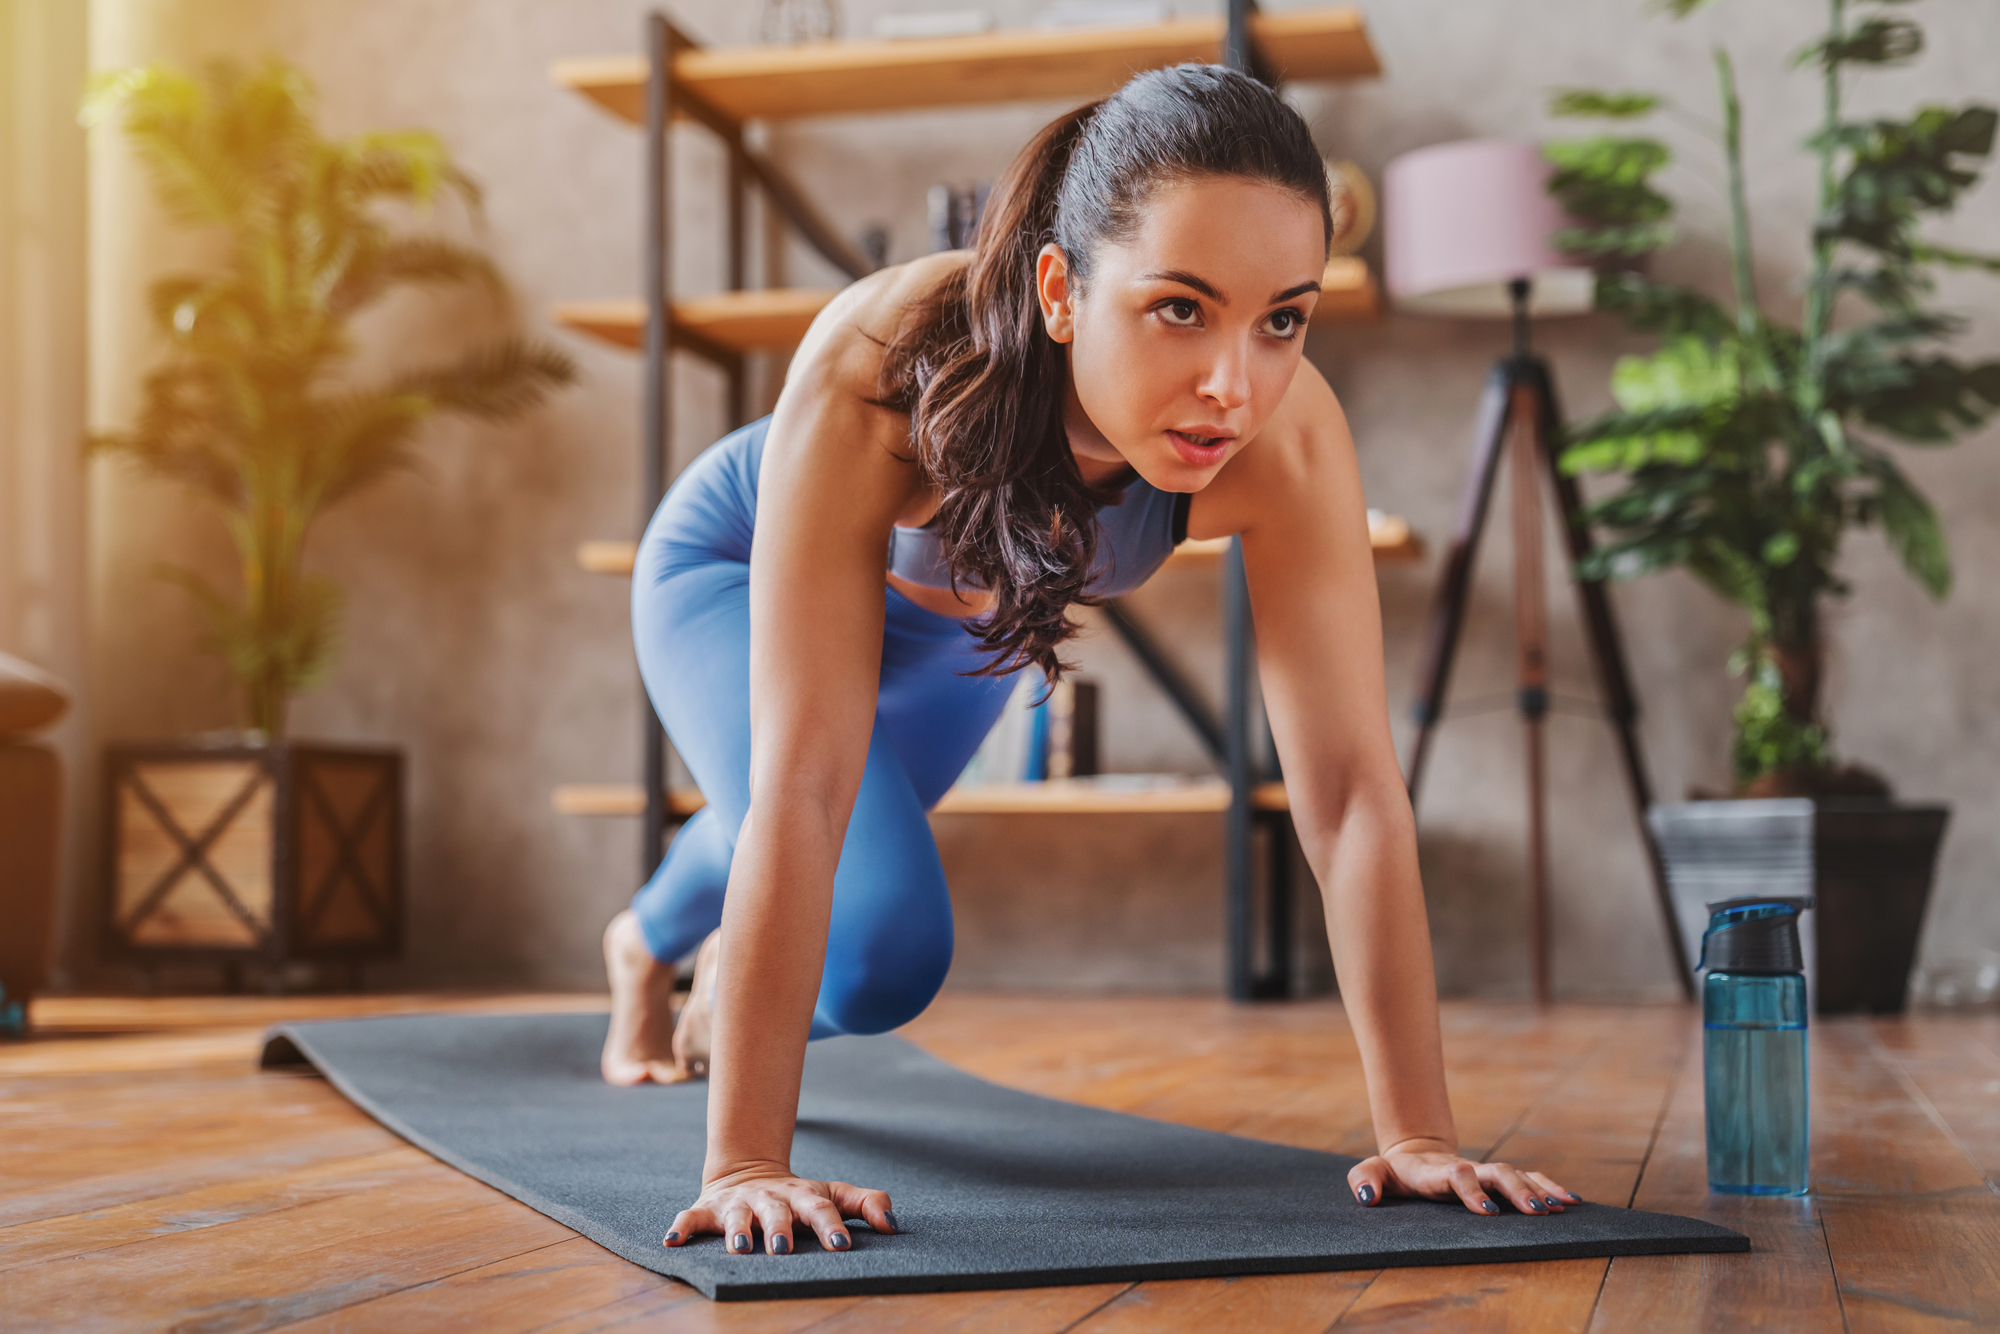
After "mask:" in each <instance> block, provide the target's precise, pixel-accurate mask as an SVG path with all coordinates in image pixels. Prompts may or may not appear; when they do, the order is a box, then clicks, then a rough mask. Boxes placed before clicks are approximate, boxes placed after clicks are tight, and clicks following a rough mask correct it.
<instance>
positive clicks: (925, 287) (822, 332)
mask: <svg viewBox="0 0 2000 1334" xmlns="http://www.w3.org/2000/svg"><path fill="white" fill-rule="evenodd" d="M971 258H972V256H971V252H969V251H964V250H947V251H942V252H940V253H938V254H935V255H925V256H923V257H922V258H921V259H913V260H910V261H908V262H907V263H903V264H894V265H890V266H889V267H887V268H882V269H877V270H876V271H875V272H874V273H871V274H869V275H868V276H867V277H865V278H861V279H857V280H856V281H855V282H853V283H851V284H849V285H848V286H847V287H845V288H843V289H841V292H840V294H839V295H838V296H836V297H834V299H833V300H832V301H830V302H828V303H827V306H826V308H825V309H824V310H822V311H821V312H820V313H819V315H818V316H817V317H816V318H815V319H814V320H813V322H812V327H811V328H810V329H808V330H807V331H806V336H805V338H804V340H803V341H801V342H800V344H799V350H798V352H797V354H795V355H794V357H793V359H792V377H793V378H802V379H805V380H807V381H813V382H818V383H820V384H822V385H824V386H825V387H827V388H833V387H836V386H837V387H838V388H840V389H842V390H845V391H848V392H853V393H857V394H859V395H860V396H862V397H863V398H865V399H873V398H874V397H876V395H877V394H878V393H879V392H880V379H881V373H882V357H883V353H884V351H885V350H886V348H887V346H888V344H889V342H890V340H891V339H893V338H894V337H895V335H896V332H897V330H898V329H899V328H901V327H902V323H903V321H904V319H906V318H907V317H908V315H909V312H910V311H911V309H912V308H913V307H914V306H915V305H916V304H917V303H918V302H920V301H921V300H922V299H923V298H924V297H925V296H927V295H929V294H930V292H931V291H932V290H933V289H934V288H936V287H937V285H938V284H939V283H941V282H944V281H945V280H946V279H948V278H950V277H951V276H953V275H954V274H956V273H958V272H959V271H960V270H962V269H963V268H964V267H965V265H966V263H967V262H968V261H969V260H970V259H971Z"/></svg>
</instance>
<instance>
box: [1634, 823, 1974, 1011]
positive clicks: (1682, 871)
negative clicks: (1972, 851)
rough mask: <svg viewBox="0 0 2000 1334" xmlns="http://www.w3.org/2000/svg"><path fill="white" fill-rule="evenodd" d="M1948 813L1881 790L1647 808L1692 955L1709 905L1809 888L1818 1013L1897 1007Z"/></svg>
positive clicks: (1809, 942)
mask: <svg viewBox="0 0 2000 1334" xmlns="http://www.w3.org/2000/svg"><path fill="white" fill-rule="evenodd" d="M1950 815H1951V812H1950V811H1949V809H1948V808H1946V807H1944V806H1928V805H1919V806H1906V805H1902V804H1899V803H1895V802H1887V801H1864V800H1854V799H1845V798H1840V799H1834V798H1822V799H1809V798H1786V799H1779V800H1771V801H1692V802H1687V803H1685V804H1682V805H1678V806H1655V807H1654V808H1653V809H1652V811H1651V812H1649V819H1650V820H1651V823H1652V826H1653V833H1654V835H1655V836H1656V837H1657V838H1658V839H1659V844H1660V855H1661V857H1662V858H1663V859H1664V861H1665V862H1666V867H1667V881H1668V884H1669V885H1670V886H1671V887H1672V890H1673V895H1674V908H1675V914H1676V918H1677V921H1678V923H1679V926H1680V929H1681V939H1682V942H1683V944H1684V945H1685V946H1686V948H1687V955H1688V962H1689V963H1690V964H1693V963H1694V962H1695V961H1696V960H1697V959H1699V957H1700V954H1701V933H1702V931H1703V929H1704V928H1705V927H1706V926H1707V924H1708V912H1707V908H1706V905H1707V904H1709V903H1712V902H1714V901H1716V900H1718V899H1729V898H1737V897H1740V896H1743V895H1746V894H1770V895H1774V896H1776V895H1810V896H1811V897H1812V898H1813V900H1814V903H1815V905H1816V906H1815V907H1814V909H1813V910H1812V911H1811V912H1809V913H1808V914H1807V916H1806V926H1807V927H1808V930H1807V932H1806V940H1805V944H1806V949H1807V954H1808V962H1807V968H1808V974H1809V977H1810V982H1811V990H1812V994H1813V1008H1814V1009H1815V1010H1816V1011H1817V1012H1818V1013H1820V1014H1856V1013H1867V1014H1895V1013H1897V1012H1899V1011H1900V1010H1902V1009H1903V1007H1904V1005H1905V1003H1906V1001H1907V999H1908V994H1909V983H1910V967H1911V965H1912V964H1913V963H1914V962H1915V960H1916V953H1917V939H1918V937H1919V936H1920V935H1921V934H1922V931H1923V924H1924V909H1925V907H1926V906H1927V905H1928V904H1929V902H1930V894H1931V880H1932V877H1933V874H1934V873H1935V871H1936V869H1937V857H1938V848H1939V846H1940V845H1941V844H1942V843H1943V842H1944V829H1945V824H1946V822H1947V820H1949V818H1950Z"/></svg>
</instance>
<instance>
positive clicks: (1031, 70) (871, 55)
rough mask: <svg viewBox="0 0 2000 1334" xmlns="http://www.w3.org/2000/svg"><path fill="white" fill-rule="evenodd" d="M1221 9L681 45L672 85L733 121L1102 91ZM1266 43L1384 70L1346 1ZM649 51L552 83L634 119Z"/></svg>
mask: <svg viewBox="0 0 2000 1334" xmlns="http://www.w3.org/2000/svg"><path fill="white" fill-rule="evenodd" d="M1223 27H1224V25H1223V22H1222V20H1221V19H1220V18H1215V17H1203V18H1187V19H1176V20H1171V21H1168V22H1165V23H1156V24H1148V25H1145V26H1142V27H1126V28H1109V27H1107V28H1064V29H1034V28H1019V29H1006V30H1002V31H999V32H991V33H982V34H979V35H977V36H970V37H941V38H930V39H922V40H909V41H882V40H868V39H863V40H850V41H832V42H812V43H802V44H799V45H793V46H776V45H773V46H744V47H725V48H712V49H700V48H694V49H689V50H684V51H681V52H680V53H679V54H677V55H676V56H675V57H674V79H673V82H674V86H675V87H676V88H677V89H684V90H686V92H687V93H688V94H690V95H692V96H693V97H695V98H698V99H699V100H700V101H701V102H702V103H703V104H705V105H706V106H709V107H712V108H713V109H714V110H716V111H717V112H720V113H721V114H722V115H723V116H725V117H727V118H729V119H731V120H736V121H743V120H753V119H778V118H788V117H796V116H822V115H845V114H854V113H857V112H877V111H902V110H913V109H916V108H920V107H943V106H972V105H978V104H992V103H999V102H1018V101H1039V100H1054V99H1077V100H1081V99H1083V98H1089V97H1100V96H1103V95H1105V94H1107V93H1110V92H1112V91H1114V90H1115V89H1116V88H1118V86H1119V85H1121V84H1122V83H1124V82H1125V81H1126V80H1127V79H1129V78H1131V77H1132V76H1133V75H1134V74H1137V73H1140V72H1141V71H1143V70H1148V69H1160V68H1164V67H1165V66H1168V65H1178V64H1181V63H1183V62H1186V61H1194V62H1198V63H1205V64H1210V63H1214V62H1216V61H1218V60H1220V59H1221V53H1222V38H1223ZM1251 31H1252V39H1253V40H1254V41H1255V42H1256V44H1257V48H1258V50H1259V52H1260V53H1261V54H1262V55H1263V56H1264V58H1265V59H1266V60H1267V61H1268V62H1270V64H1271V65H1272V66H1273V68H1274V70H1275V71H1276V72H1277V74H1278V75H1279V76H1280V77H1281V78H1285V79H1293V80H1298V79H1347V78H1366V77H1371V76H1374V75H1377V74H1380V73H1381V63H1380V62H1379V61H1378V60H1377V59H1376V56H1375V51H1374V48H1373V47H1372V45H1371V44H1370V42H1369V40H1368V31H1367V28H1366V25H1365V24H1364V23H1363V22H1362V19H1361V16H1360V14H1359V13H1357V12H1356V11H1354V10H1352V9H1346V8H1340V9H1314V10H1301V11H1294V12H1292V13H1288V14H1269V15H1267V14H1257V15H1253V16H1252V18H1251ZM647 72H648V65H647V62H646V60H645V58H644V57H642V56H613V57H594V58H587V59H578V60H562V61H557V62H556V64H555V65H554V67H553V68H552V70H551V75H552V77H553V78H554V80H555V82H556V83H558V84H560V85H562V86H564V87H567V88H572V89H575V90H576V91H577V92H580V93H582V94H583V95H584V96H586V97H589V98H590V99H591V100H593V101H595V102H597V103H598V104H599V105H601V106H603V107H605V108H606V109H607V110H609V111H611V112H612V113H613V114H614V115H617V116H619V117H622V118H623V119H625V120H627V121H630V122H631V123H633V124H635V125H636V124H640V123H642V122H643V120H644V114H645V101H644V94H645V84H646V77H647Z"/></svg>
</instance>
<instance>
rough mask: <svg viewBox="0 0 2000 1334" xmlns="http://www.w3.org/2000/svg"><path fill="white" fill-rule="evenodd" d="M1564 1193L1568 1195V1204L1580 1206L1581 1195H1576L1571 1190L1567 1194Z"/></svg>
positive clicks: (1581, 1201)
mask: <svg viewBox="0 0 2000 1334" xmlns="http://www.w3.org/2000/svg"><path fill="white" fill-rule="evenodd" d="M1566 1193H1567V1194H1568V1195H1569V1202H1570V1203H1571V1204H1582V1203H1583V1196H1581V1195H1579V1194H1577V1193H1576V1192H1575V1191H1573V1190H1572V1191H1568V1192H1566Z"/></svg>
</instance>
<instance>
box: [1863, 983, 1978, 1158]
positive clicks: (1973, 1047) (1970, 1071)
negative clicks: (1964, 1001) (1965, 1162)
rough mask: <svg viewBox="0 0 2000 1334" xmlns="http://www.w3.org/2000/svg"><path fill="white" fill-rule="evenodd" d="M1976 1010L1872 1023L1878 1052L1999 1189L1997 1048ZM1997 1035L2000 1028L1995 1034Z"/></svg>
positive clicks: (1871, 1027)
mask: <svg viewBox="0 0 2000 1334" xmlns="http://www.w3.org/2000/svg"><path fill="white" fill-rule="evenodd" d="M1988 1027H1992V1028H1994V1029H1996V1030H2000V1023H1995V1022H1994V1021H1993V1020H1991V1019H1989V1018H1985V1017H1982V1016H1977V1015H1968V1014H1959V1015H1935V1014H1934V1015H1923V1014H1918V1015H1909V1016H1904V1017H1898V1018H1895V1019H1879V1020H1876V1021H1875V1022H1874V1023H1873V1024H1872V1025H1871V1026H1870V1032H1871V1034H1872V1036H1873V1038H1874V1040H1875V1041H1876V1042H1877V1043H1879V1044H1880V1046H1881V1054H1882V1057H1883V1059H1884V1060H1885V1061H1887V1062H1888V1063H1889V1065H1890V1068H1891V1069H1893V1070H1894V1071H1896V1073H1897V1075H1898V1076H1899V1077H1900V1078H1902V1079H1905V1080H1907V1081H1908V1082H1909V1086H1910V1088H1911V1089H1912V1091H1913V1092H1914V1094H1915V1095H1916V1096H1917V1097H1919V1098H1921V1099H1923V1100H1924V1102H1925V1103H1926V1104H1927V1105H1928V1106H1929V1109H1930V1110H1931V1111H1932V1112H1934V1113H1935V1114H1936V1116H1937V1118H1938V1119H1939V1121H1940V1122H1941V1123H1942V1124H1943V1125H1944V1126H1945V1128H1946V1129H1947V1130H1948V1131H1949V1132H1950V1134H1951V1136H1952V1138H1954V1139H1955V1140H1957V1141H1958V1143H1959V1145H1960V1147H1961V1148H1962V1149H1963V1150H1964V1151H1965V1153H1966V1155H1967V1156H1968V1157H1969V1158H1971V1159H1972V1161H1973V1162H1974V1163H1976V1164H1977V1165H1978V1166H1979V1169H1980V1171H1981V1172H1983V1173H1984V1174H1985V1176H1986V1180H1987V1181H1988V1182H1989V1183H1990V1184H1992V1185H1993V1186H1994V1188H1995V1189H2000V1050H1996V1047H1995V1045H1994V1044H1993V1043H1992V1042H1991V1041H1990V1040H1989V1039H1988V1038H1987V1037H1986V1036H1985V1033H1984V1031H1983V1030H1984V1029H1986V1028H1988ZM1996 1036H2000V1033H1996Z"/></svg>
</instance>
